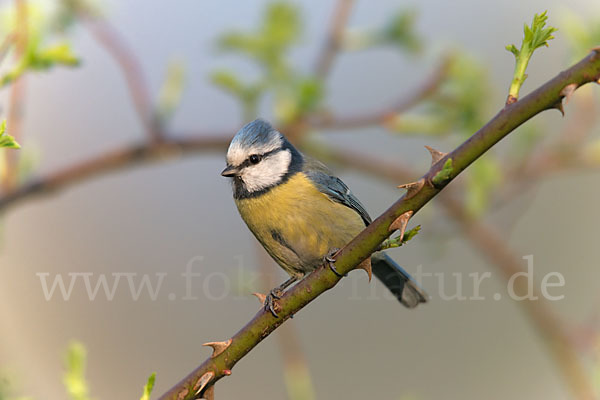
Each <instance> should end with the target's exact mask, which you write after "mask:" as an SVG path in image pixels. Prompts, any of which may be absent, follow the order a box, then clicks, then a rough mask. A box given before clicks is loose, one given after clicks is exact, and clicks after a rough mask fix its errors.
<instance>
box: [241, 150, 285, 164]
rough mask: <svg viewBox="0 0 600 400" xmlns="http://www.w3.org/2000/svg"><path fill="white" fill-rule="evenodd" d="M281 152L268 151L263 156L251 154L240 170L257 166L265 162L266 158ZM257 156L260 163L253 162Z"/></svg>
mask: <svg viewBox="0 0 600 400" xmlns="http://www.w3.org/2000/svg"><path fill="white" fill-rule="evenodd" d="M281 150H282V149H275V150H271V151H267V152H266V153H263V154H251V155H250V156H248V158H247V159H245V160H244V162H243V163H241V164H240V168H245V167H248V166H250V165H256V164H258V163H259V162H260V161H262V160H264V159H265V158H267V157H269V156H270V155H273V154H275V153H278V152H280V151H281ZM255 156H258V161H256V162H252V161H251V159H252V157H255Z"/></svg>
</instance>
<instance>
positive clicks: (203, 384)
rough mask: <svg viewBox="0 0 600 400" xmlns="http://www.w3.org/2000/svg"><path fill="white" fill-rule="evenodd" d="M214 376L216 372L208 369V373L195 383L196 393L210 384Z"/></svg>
mask: <svg viewBox="0 0 600 400" xmlns="http://www.w3.org/2000/svg"><path fill="white" fill-rule="evenodd" d="M214 377H215V373H214V372H212V371H208V372H207V373H205V374H204V375H202V376H201V377H200V379H198V382H196V384H195V385H194V390H195V391H196V393H195V395H198V394H200V392H201V391H202V389H204V388H205V387H206V385H208V382H210V381H211V380H212V378H214Z"/></svg>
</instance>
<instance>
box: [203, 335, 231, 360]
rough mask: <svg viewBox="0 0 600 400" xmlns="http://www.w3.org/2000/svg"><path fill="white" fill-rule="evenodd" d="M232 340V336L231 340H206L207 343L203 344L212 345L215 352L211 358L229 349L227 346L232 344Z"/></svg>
mask: <svg viewBox="0 0 600 400" xmlns="http://www.w3.org/2000/svg"><path fill="white" fill-rule="evenodd" d="M231 342H232V339H231V338H230V339H229V340H227V341H225V342H206V343H203V344H202V346H210V347H212V348H213V353H212V355H211V356H210V358H215V357H216V356H218V355H219V354H221V353H222V352H224V351H225V350H227V348H228V347H229V346H230V345H231Z"/></svg>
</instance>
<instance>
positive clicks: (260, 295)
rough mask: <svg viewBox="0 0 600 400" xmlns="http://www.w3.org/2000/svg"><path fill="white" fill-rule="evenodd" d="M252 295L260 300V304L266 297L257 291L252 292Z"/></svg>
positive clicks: (263, 302)
mask: <svg viewBox="0 0 600 400" xmlns="http://www.w3.org/2000/svg"><path fill="white" fill-rule="evenodd" d="M252 295H253V296H256V298H257V299H258V301H260V304H265V300H266V299H267V296H265V295H264V294H262V293H258V292H255V293H252Z"/></svg>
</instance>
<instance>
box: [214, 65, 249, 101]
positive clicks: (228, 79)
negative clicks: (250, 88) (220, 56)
mask: <svg viewBox="0 0 600 400" xmlns="http://www.w3.org/2000/svg"><path fill="white" fill-rule="evenodd" d="M210 80H211V82H212V83H213V84H214V85H216V86H218V87H220V88H221V89H223V90H225V91H227V92H229V93H231V94H234V95H236V96H240V95H241V94H242V93H243V92H244V84H242V82H240V81H239V80H238V78H237V77H236V76H235V75H234V74H233V73H232V72H230V71H225V70H217V71H214V72H213V73H212V74H211V76H210Z"/></svg>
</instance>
